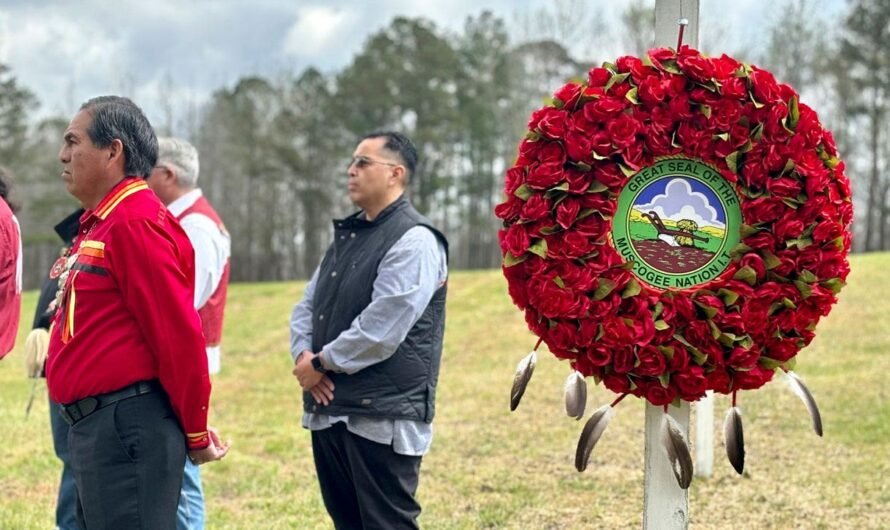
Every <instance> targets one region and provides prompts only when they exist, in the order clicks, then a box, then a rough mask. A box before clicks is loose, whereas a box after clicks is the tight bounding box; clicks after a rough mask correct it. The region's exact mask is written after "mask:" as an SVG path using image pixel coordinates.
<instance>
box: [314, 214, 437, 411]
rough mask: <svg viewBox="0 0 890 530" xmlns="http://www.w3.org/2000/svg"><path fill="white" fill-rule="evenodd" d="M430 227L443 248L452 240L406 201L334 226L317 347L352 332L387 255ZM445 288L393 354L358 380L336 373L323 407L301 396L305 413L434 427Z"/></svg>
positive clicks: (319, 284)
mask: <svg viewBox="0 0 890 530" xmlns="http://www.w3.org/2000/svg"><path fill="white" fill-rule="evenodd" d="M415 226H424V227H426V228H428V229H429V230H431V231H432V232H433V234H435V236H436V238H437V239H439V241H441V242H442V244H443V245H445V249H446V252H447V249H448V242H447V241H446V239H445V236H443V235H442V233H441V232H439V231H438V230H437V229H436V228H434V227H433V226H432V224H431V223H430V221H429V219H427V218H426V217H424V216H422V215H420V214H419V213H418V212H417V210H415V209H414V207H413V206H411V204H410V203H409V202H408V200H407V199H405V197H404V196H403V197H401V198H399V199H398V200H396V201H395V202H394V203H392V204H390V205H389V206H387V207H386V208H385V209H384V210H383V211H382V212H380V214H379V215H378V216H377V217H376V218H374V220H373V221H367V220H365V219H360V218H359V214H358V213H357V214H353V215H351V216H349V217H347V218H346V219H342V220H335V221H334V242H333V243H332V244H331V246H330V247H329V248H328V251H327V253H326V254H325V256H324V259H323V260H322V262H321V267H320V269H319V273H318V279H317V280H316V286H315V297H314V298H313V300H312V305H313V313H312V350H313V351H316V352H318V351H321V349H322V348H323V347H324V345H325V344H327V343H329V342H330V341H332V340H334V339H335V338H337V336H338V335H340V333H342V332H343V331H345V330H346V329H348V328H349V326H350V325H351V324H352V321H353V320H354V319H355V317H357V316H358V315H359V314H360V313H361V312H362V311H363V310H364V309H365V308H366V307H367V306H368V305H369V304H370V303H371V293H372V291H373V289H374V280H375V279H376V278H377V268H378V266H379V265H380V262H381V260H382V259H383V256H384V255H385V254H386V253H387V252H388V251H389V249H390V248H391V247H392V246H393V244H395V242H396V241H398V240H399V238H401V237H402V236H403V235H404V234H405V232H407V231H408V230H410V229H411V228H414V227H415ZM446 288H447V286H446V285H443V286H442V287H440V288H439V289H437V290H436V292H435V293H434V294H433V297H432V299H431V300H430V303H429V304H428V305H427V307H426V309H425V310H424V312H423V314H422V315H421V317H420V319H419V320H418V321H417V323H416V324H414V327H412V328H411V330H410V331H409V332H408V336H407V337H406V338H405V340H404V341H403V342H402V343H401V344H400V345H399V347H398V349H396V352H395V353H394V354H393V355H392V357H390V358H388V359H387V360H385V361H383V362H381V363H378V364H375V365H373V366H370V367H368V368H365V369H364V370H361V371H359V372H356V373H354V374H352V375H347V374H342V373H331V374H329V376H330V377H331V379H332V380H333V382H334V385H335V389H334V399H333V401H332V402H331V403H330V404H329V405H327V406H324V405H320V404H317V403H316V402H315V400H314V399H312V396H311V395H310V394H309V393H308V392H304V393H303V406H304V409H305V410H306V411H307V412H312V413H317V414H328V415H332V416H347V415H356V416H376V417H382V418H391V419H408V420H415V421H424V422H427V423H429V422H431V421H432V420H433V415H434V414H435V399H436V383H437V381H438V379H439V361H440V359H441V357H442V336H443V333H444V330H445V293H446Z"/></svg>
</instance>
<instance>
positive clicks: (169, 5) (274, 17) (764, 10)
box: [0, 0, 843, 121]
mask: <svg viewBox="0 0 890 530" xmlns="http://www.w3.org/2000/svg"><path fill="white" fill-rule="evenodd" d="M577 1H578V2H580V3H582V4H583V3H584V2H586V6H587V7H586V8H585V9H587V11H588V12H589V13H597V12H598V13H601V14H602V19H603V20H604V23H606V24H610V25H611V26H613V27H617V26H618V22H617V20H618V17H617V14H616V13H620V11H622V10H623V9H624V7H625V6H626V5H628V4H629V3H630V0H577ZM785 1H786V0H701V4H702V9H701V19H700V25H701V28H702V29H701V48H702V49H703V50H704V51H706V52H709V53H718V52H723V51H728V52H730V53H732V52H733V51H735V50H742V49H745V50H757V49H759V48H760V45H759V43H760V42H762V40H763V38H764V37H765V34H766V32H765V27H766V26H768V25H769V23H770V22H771V21H772V20H774V19H775V18H776V17H777V16H778V11H777V7H776V6H777V5H783V4H784V3H785ZM571 2H572V0H513V1H511V0H437V1H433V0H425V1H424V0H374V1H363V0H328V1H322V0H250V1H247V0H217V1H214V0H190V1H188V0H116V1H109V0H78V1H67V0H64V1H63V0H60V1H42V0H0V62H3V63H5V64H7V65H8V66H10V67H11V68H12V71H13V74H14V75H15V76H16V77H17V78H18V80H19V82H20V83H21V84H22V85H23V86H25V87H27V88H28V89H30V90H31V91H33V92H34V93H35V94H36V95H37V97H38V98H39V100H40V102H41V109H40V114H41V115H42V116H44V115H48V114H63V115H66V116H69V115H70V114H71V113H72V112H73V111H74V110H76V108H77V106H79V104H80V103H81V102H83V101H84V100H86V99H88V98H90V97H93V96H97V95H102V94H108V93H119V94H125V95H129V96H130V97H133V98H134V99H135V100H136V102H137V103H138V104H140V105H141V106H142V107H143V108H145V109H146V111H147V112H148V114H149V118H150V119H152V120H153V121H154V120H155V119H156V118H157V113H158V112H159V111H158V108H159V101H160V97H161V96H160V94H161V93H162V92H161V90H159V86H161V85H165V84H168V83H167V80H168V79H169V80H172V85H173V87H174V88H175V89H176V90H177V93H176V94H175V98H176V100H177V101H183V100H185V99H186V98H188V99H191V100H193V101H196V102H198V103H201V102H204V101H206V100H207V98H208V97H209V95H210V94H211V93H212V91H213V90H215V89H217V88H220V87H223V86H231V85H232V84H233V83H234V82H235V81H236V80H237V79H238V78H240V77H242V76H245V75H250V74H260V75H264V76H275V75H276V74H277V73H280V72H300V71H302V70H303V69H304V68H306V67H308V66H315V67H317V68H319V69H321V70H322V71H324V72H335V71H337V70H338V69H340V68H343V67H344V66H346V65H347V64H348V63H349V62H350V60H351V58H352V57H353V56H354V55H355V54H356V53H358V52H359V51H360V49H361V47H362V45H363V44H364V42H365V41H366V39H367V38H368V37H369V36H370V35H371V34H372V33H374V32H376V31H378V30H380V29H381V28H383V27H385V26H386V25H388V24H389V22H390V21H391V20H392V19H393V17H396V16H399V15H402V16H408V17H425V18H428V19H431V20H432V21H434V22H435V24H436V25H437V26H438V27H439V28H443V29H445V30H447V31H452V32H455V33H456V32H459V31H460V30H461V28H462V26H463V23H464V21H465V20H466V18H467V17H468V16H471V15H472V16H475V15H478V14H479V13H481V12H482V10H483V9H489V10H491V11H493V12H494V13H495V14H496V15H498V16H500V17H501V18H503V19H504V20H505V21H506V22H507V23H508V25H509V26H510V27H511V29H513V30H514V32H516V33H517V35H523V33H525V34H527V33H528V31H529V30H528V29H526V30H522V29H519V28H520V27H521V26H522V24H520V22H521V21H522V20H523V18H522V17H523V16H524V15H526V16H527V15H528V14H529V13H534V12H536V11H537V10H540V9H542V8H545V9H552V7H553V5H559V4H563V5H568V4H570V3H571ZM650 3H651V4H652V5H653V6H654V0H650ZM810 3H811V4H813V3H818V4H821V6H820V7H821V8H823V9H827V10H828V13H829V15H831V14H834V15H837V14H838V13H840V11H841V8H842V6H843V0H829V1H828V2H821V1H820V2H810ZM610 10H611V11H610ZM613 31H616V33H617V30H613ZM524 36H528V35H524ZM715 42H719V43H720V44H721V45H722V46H726V47H727V48H729V49H727V50H723V49H720V50H714V49H711V46H709V43H711V44H713V43H715ZM591 43H593V44H591ZM592 45H595V46H598V48H597V49H596V50H595V52H591V49H590V48H591V46H592ZM579 46H581V45H580V44H579V45H578V46H576V49H574V50H572V51H573V53H574V55H575V57H576V58H578V59H582V58H584V54H587V53H595V57H594V58H597V59H598V60H603V59H613V58H614V57H616V56H618V55H620V54H623V53H626V52H627V50H625V49H622V47H623V46H626V45H625V44H624V43H622V42H621V39H620V38H609V39H602V38H600V39H591V40H590V41H588V42H587V43H586V44H585V46H586V49H579ZM752 53H753V51H752ZM744 59H746V60H751V59H750V58H744ZM579 73H580V72H579Z"/></svg>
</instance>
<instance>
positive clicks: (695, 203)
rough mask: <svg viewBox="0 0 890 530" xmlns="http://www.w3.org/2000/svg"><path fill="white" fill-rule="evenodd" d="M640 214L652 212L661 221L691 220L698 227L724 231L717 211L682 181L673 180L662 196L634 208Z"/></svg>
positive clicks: (701, 194)
mask: <svg viewBox="0 0 890 530" xmlns="http://www.w3.org/2000/svg"><path fill="white" fill-rule="evenodd" d="M634 209H635V210H638V211H640V212H641V213H646V212H650V211H654V212H656V213H657V214H658V216H659V217H661V218H662V219H670V220H672V221H679V220H681V219H691V220H693V221H695V222H696V224H698V226H699V227H704V226H713V227H716V228H720V229H724V228H726V226H725V225H724V224H723V223H722V222H720V221H719V219H718V217H717V209H716V208H714V207H713V206H711V203H710V201H708V197H707V196H706V195H705V194H704V193H700V192H697V191H692V186H690V185H689V183H688V182H686V181H685V180H684V179H673V180H671V181H670V182H668V185H667V186H666V187H665V190H664V194H661V195H656V196H655V197H653V198H652V202H650V203H649V204H640V205H635V206H634Z"/></svg>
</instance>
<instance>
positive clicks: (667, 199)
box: [612, 158, 742, 290]
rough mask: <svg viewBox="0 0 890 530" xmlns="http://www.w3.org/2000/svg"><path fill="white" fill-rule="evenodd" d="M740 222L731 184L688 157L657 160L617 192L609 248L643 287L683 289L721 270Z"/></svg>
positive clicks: (718, 174) (704, 165) (711, 276)
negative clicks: (643, 284) (612, 247)
mask: <svg viewBox="0 0 890 530" xmlns="http://www.w3.org/2000/svg"><path fill="white" fill-rule="evenodd" d="M741 218H742V215H741V209H740V207H739V199H738V196H737V195H736V193H735V190H734V189H733V186H732V185H731V184H730V183H729V182H727V181H726V179H724V178H723V176H722V175H720V173H719V172H718V171H717V170H716V169H714V168H713V167H711V166H708V165H706V164H704V163H702V162H700V161H697V160H693V159H689V158H667V159H660V160H658V161H657V162H656V163H655V164H653V165H651V166H648V167H645V168H643V169H641V170H640V171H639V172H637V173H636V174H635V175H633V176H632V177H631V178H630V179H629V180H628V182H627V184H626V185H625V186H624V188H623V189H622V190H621V194H620V195H619V196H618V209H617V211H616V212H615V217H614V220H613V223H612V244H613V246H614V247H615V249H616V250H617V251H618V253H619V254H620V255H621V256H622V257H623V258H624V260H625V261H627V262H633V273H634V275H635V276H636V277H637V278H638V279H639V280H641V281H643V282H645V283H646V284H647V285H649V286H651V287H654V288H656V289H661V290H664V289H689V288H692V287H695V286H697V285H700V284H703V283H705V282H708V281H710V280H712V279H714V278H716V277H718V276H720V274H721V273H722V272H723V271H724V270H726V268H727V266H728V265H729V264H730V262H731V261H732V258H731V257H730V252H731V251H732V249H733V248H735V246H736V245H737V244H738V243H739V239H740V228H741Z"/></svg>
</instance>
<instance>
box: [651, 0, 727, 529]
mask: <svg viewBox="0 0 890 530" xmlns="http://www.w3.org/2000/svg"><path fill="white" fill-rule="evenodd" d="M698 4H699V2H698V0H655V45H656V46H659V47H671V48H676V47H677V39H678V36H679V30H680V25H679V23H678V21H679V19H680V18H684V19H686V21H687V22H688V24H687V25H686V26H685V28H684V31H683V43H684V44H689V45H690V46H692V47H698V12H699V5H698ZM712 410H713V409H712ZM669 413H670V414H671V416H673V417H674V418H675V419H676V420H677V422H678V423H679V424H680V426H681V427H682V428H683V429H684V430H685V432H686V436H687V439H688V437H689V403H687V402H685V401H684V402H682V405H681V406H680V407H679V408H677V407H669ZM662 415H663V411H662V409H661V407H655V406H652V405H651V404H649V403H648V402H647V403H646V456H645V460H646V461H645V464H644V465H645V486H644V494H643V510H644V511H643V528H644V529H653V530H654V529H658V530H675V529H677V530H685V529H686V528H688V527H689V492H688V490H684V489H681V488H680V486H679V485H678V484H677V480H676V479H675V478H674V473H673V471H672V469H671V464H670V462H669V461H668V459H667V454H666V453H665V450H664V446H663V445H662V443H661V439H660V434H661V423H662V421H663V419H662ZM711 415H712V422H713V411H712V412H711Z"/></svg>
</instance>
